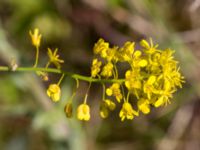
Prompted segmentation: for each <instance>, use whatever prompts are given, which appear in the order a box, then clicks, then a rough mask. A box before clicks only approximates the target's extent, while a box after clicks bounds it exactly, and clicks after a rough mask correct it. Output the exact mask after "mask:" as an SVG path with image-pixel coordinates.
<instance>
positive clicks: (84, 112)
mask: <svg viewBox="0 0 200 150" xmlns="http://www.w3.org/2000/svg"><path fill="white" fill-rule="evenodd" d="M77 118H78V119H79V120H84V121H88V120H90V107H89V106H88V105H87V104H81V105H79V106H78V108H77Z"/></svg>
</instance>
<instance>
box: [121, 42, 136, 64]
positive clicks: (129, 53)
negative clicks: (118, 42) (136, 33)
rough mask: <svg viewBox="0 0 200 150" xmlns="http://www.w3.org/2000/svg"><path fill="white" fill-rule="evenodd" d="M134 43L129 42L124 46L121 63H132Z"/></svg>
mask: <svg viewBox="0 0 200 150" xmlns="http://www.w3.org/2000/svg"><path fill="white" fill-rule="evenodd" d="M134 45H135V43H134V42H130V41H127V42H126V43H124V46H123V47H122V48H120V50H119V53H120V56H119V57H120V58H119V60H120V61H130V60H131V59H132V58H133V52H134Z"/></svg>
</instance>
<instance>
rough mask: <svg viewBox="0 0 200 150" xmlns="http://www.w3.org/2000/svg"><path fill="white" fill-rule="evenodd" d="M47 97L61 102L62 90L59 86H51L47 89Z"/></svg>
mask: <svg viewBox="0 0 200 150" xmlns="http://www.w3.org/2000/svg"><path fill="white" fill-rule="evenodd" d="M47 95H48V96H49V97H50V98H51V99H52V100H53V101H54V102H57V101H59V100H60V96H61V90H60V87H59V85H58V84H50V85H49V88H48V89H47Z"/></svg>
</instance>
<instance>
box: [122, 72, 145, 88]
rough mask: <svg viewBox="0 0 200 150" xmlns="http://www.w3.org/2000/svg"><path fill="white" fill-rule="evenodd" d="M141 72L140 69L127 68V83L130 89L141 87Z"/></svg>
mask: <svg viewBox="0 0 200 150" xmlns="http://www.w3.org/2000/svg"><path fill="white" fill-rule="evenodd" d="M140 76H141V75H140V73H139V70H132V71H131V70H127V71H126V74H125V77H126V81H125V85H126V87H127V88H128V89H129V90H130V91H133V90H134V89H141V87H142V83H141V80H140Z"/></svg>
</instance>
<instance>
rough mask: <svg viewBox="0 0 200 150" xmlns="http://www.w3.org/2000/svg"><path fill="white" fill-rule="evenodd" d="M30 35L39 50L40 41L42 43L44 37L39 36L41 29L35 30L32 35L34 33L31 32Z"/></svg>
mask: <svg viewBox="0 0 200 150" xmlns="http://www.w3.org/2000/svg"><path fill="white" fill-rule="evenodd" d="M29 34H30V36H31V40H32V44H33V46H35V47H37V48H38V47H39V46H40V41H41V37H42V35H41V34H39V29H38V28H35V29H34V32H33V33H32V31H29Z"/></svg>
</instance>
